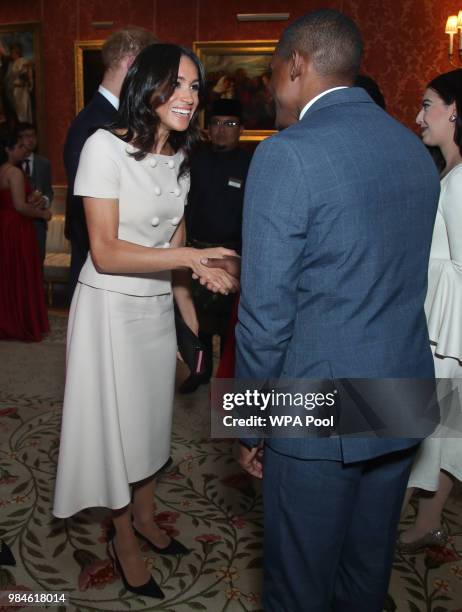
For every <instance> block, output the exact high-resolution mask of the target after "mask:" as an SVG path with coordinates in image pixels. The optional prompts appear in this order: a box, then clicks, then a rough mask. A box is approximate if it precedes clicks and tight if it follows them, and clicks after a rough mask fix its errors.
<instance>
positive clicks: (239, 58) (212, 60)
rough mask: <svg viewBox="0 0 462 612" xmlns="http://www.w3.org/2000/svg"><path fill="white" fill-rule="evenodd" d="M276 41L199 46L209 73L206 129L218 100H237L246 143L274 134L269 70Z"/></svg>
mask: <svg viewBox="0 0 462 612" xmlns="http://www.w3.org/2000/svg"><path fill="white" fill-rule="evenodd" d="M275 44H276V41H274V40H267V41H222V42H195V43H194V51H195V52H196V53H197V55H198V56H199V58H200V60H201V61H202V63H203V64H204V68H205V72H206V108H205V113H204V127H207V123H208V112H209V109H210V107H211V105H212V104H213V102H214V100H216V99H219V98H237V99H239V100H240V101H241V103H242V106H243V124H244V128H245V129H244V132H243V136H242V140H253V141H258V140H262V139H263V138H266V137H267V136H268V135H269V134H272V133H273V132H274V119H275V113H274V104H273V99H272V97H271V93H270V91H269V87H268V85H269V77H270V71H269V66H270V62H271V57H272V54H273V51H274V47H275Z"/></svg>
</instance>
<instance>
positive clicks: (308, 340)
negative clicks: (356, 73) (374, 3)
mask: <svg viewBox="0 0 462 612" xmlns="http://www.w3.org/2000/svg"><path fill="white" fill-rule="evenodd" d="M438 195H439V177H438V173H437V171H436V168H435V165H434V163H433V161H432V159H431V158H430V155H429V154H428V152H427V151H426V149H425V147H424V146H423V145H422V143H421V142H420V141H419V139H418V138H417V137H416V136H415V135H414V134H412V133H411V132H410V131H409V130H408V129H406V128H405V127H404V126H402V125H401V124H399V123H397V122H396V121H395V120H394V119H392V118H391V117H390V116H389V115H388V114H387V113H385V112H384V111H383V110H382V109H381V108H379V107H378V106H377V105H376V104H374V102H373V101H372V100H371V98H370V97H369V96H368V95H367V93H366V92H365V91H364V90H363V89H360V88H348V89H341V90H337V91H334V92H330V93H328V94H326V95H324V96H323V97H322V98H320V99H319V100H318V101H316V102H315V103H314V104H313V106H312V107H311V108H310V109H309V110H308V111H307V112H306V114H305V115H304V117H303V119H302V120H301V121H299V122H298V123H297V124H295V125H293V126H291V127H290V128H288V129H286V130H284V131H282V132H280V133H279V134H277V135H275V136H273V137H272V138H269V139H267V140H266V141H264V142H263V143H261V144H260V145H259V146H258V148H257V150H256V153H255V155H254V158H253V161H252V164H251V167H250V171H249V175H248V180H247V187H246V194H245V203H244V228H243V252H242V266H243V267H242V279H241V283H242V295H241V301H240V309H239V322H238V325H237V329H236V339H237V363H236V375H237V377H239V378H250V379H266V378H268V377H269V378H278V377H285V378H342V377H345V378H347V377H348V378H432V377H433V376H434V370H433V360H432V356H431V352H430V347H429V341H428V334H427V326H426V320H425V314H424V309H423V305H424V299H425V294H426V290H427V268H428V257H429V251H430V243H431V237H432V229H433V223H434V218H435V214H436V208H437V201H438ZM394 399H395V401H396V402H399V400H400V398H399V397H396V398H394ZM267 443H268V444H270V446H271V447H272V448H273V449H275V450H277V451H278V452H281V453H284V454H287V455H290V456H295V457H302V458H314V459H337V460H340V459H343V460H344V461H345V462H354V461H361V460H365V459H369V458H372V457H375V456H379V455H382V454H386V453H389V452H392V451H394V450H399V449H403V448H406V447H409V446H411V445H413V444H415V443H416V440H415V439H393V438H383V439H378V438H374V437H373V436H372V437H364V438H350V437H334V438H319V439H313V438H311V439H276V438H273V439H270V440H267Z"/></svg>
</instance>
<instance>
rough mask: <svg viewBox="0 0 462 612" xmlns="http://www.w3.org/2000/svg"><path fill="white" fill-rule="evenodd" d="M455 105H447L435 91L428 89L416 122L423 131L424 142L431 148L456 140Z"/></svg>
mask: <svg viewBox="0 0 462 612" xmlns="http://www.w3.org/2000/svg"><path fill="white" fill-rule="evenodd" d="M455 112H456V111H455V105H454V104H445V102H444V100H443V99H442V98H440V96H439V95H438V94H437V93H436V91H435V90H433V89H430V88H429V89H426V90H425V93H424V97H423V101H422V108H421V110H420V111H419V113H418V115H417V117H416V122H417V124H418V125H419V126H420V127H421V130H422V140H423V142H424V144H426V145H428V146H430V147H441V146H444V145H445V144H447V143H448V142H452V141H453V140H454V121H453V119H452V116H453V115H454V113H455Z"/></svg>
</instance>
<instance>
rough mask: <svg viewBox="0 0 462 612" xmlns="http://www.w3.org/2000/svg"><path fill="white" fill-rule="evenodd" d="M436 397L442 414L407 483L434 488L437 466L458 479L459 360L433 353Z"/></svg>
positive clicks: (461, 464) (461, 442) (461, 470)
mask: <svg viewBox="0 0 462 612" xmlns="http://www.w3.org/2000/svg"><path fill="white" fill-rule="evenodd" d="M432 351H433V360H434V363H435V375H436V377H437V378H438V379H439V380H438V387H437V392H438V400H439V403H440V408H441V411H442V415H444V418H443V419H442V424H441V425H440V426H438V427H437V429H436V430H435V432H434V433H433V434H432V435H431V436H430V437H429V438H426V439H425V440H424V441H423V442H422V444H421V445H420V448H419V450H418V453H417V455H416V458H415V461H414V465H413V466H412V470H411V475H410V477H409V484H408V487H415V488H418V489H424V490H425V491H437V490H438V487H439V477H440V470H444V471H445V472H448V473H449V474H451V475H452V476H454V477H455V478H457V479H458V480H462V409H461V406H462V364H461V363H460V361H459V360H458V359H455V358H453V357H443V356H442V355H435V346H434V345H432Z"/></svg>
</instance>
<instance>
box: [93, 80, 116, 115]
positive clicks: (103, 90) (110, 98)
mask: <svg viewBox="0 0 462 612" xmlns="http://www.w3.org/2000/svg"><path fill="white" fill-rule="evenodd" d="M98 91H99V93H100V94H101V95H102V96H104V97H105V98H106V100H107V101H108V102H110V103H111V104H112V106H113V107H114V108H115V109H116V110H119V98H118V97H117V96H115V95H114V94H113V93H112V92H110V91H109V89H106V88H105V87H103V86H102V85H100V86H99V87H98Z"/></svg>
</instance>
